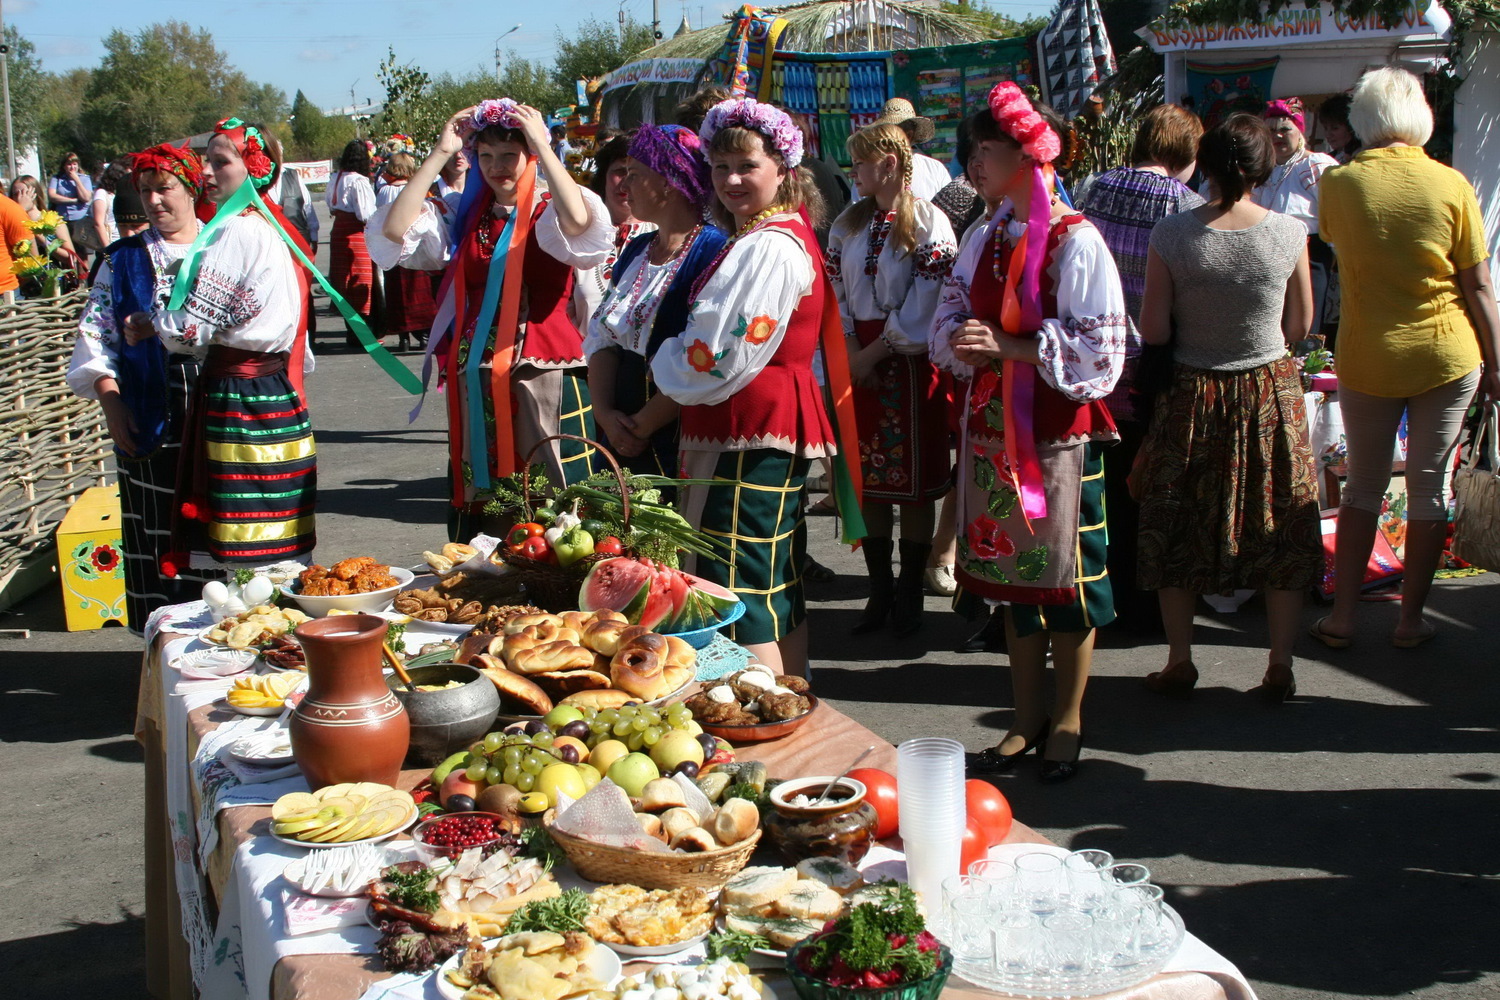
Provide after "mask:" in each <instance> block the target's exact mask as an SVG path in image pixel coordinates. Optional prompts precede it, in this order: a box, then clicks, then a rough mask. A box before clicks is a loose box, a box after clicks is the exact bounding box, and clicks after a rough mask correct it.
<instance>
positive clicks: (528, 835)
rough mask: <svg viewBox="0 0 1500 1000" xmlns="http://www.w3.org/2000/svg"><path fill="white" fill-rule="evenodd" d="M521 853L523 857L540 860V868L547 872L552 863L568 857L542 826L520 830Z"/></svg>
mask: <svg viewBox="0 0 1500 1000" xmlns="http://www.w3.org/2000/svg"><path fill="white" fill-rule="evenodd" d="M521 853H522V854H523V855H524V856H525V857H528V858H535V859H536V860H537V861H540V862H541V863H542V868H543V869H544V870H545V871H549V872H550V871H551V870H552V868H553V866H554V865H557V864H560V863H561V862H563V861H566V860H567V858H568V856H567V855H566V854H564V853H563V849H562V848H561V847H559V846H558V845H557V841H555V840H553V839H552V834H551V833H549V832H548V831H547V828H546V827H544V826H528V827H527V828H526V829H524V830H522V831H521Z"/></svg>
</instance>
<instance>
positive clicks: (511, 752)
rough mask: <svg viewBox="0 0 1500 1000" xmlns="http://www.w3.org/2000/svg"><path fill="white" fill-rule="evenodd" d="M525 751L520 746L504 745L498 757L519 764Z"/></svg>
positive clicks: (509, 762)
mask: <svg viewBox="0 0 1500 1000" xmlns="http://www.w3.org/2000/svg"><path fill="white" fill-rule="evenodd" d="M525 755H526V751H525V750H524V749H522V748H521V747H506V748H505V749H504V750H502V751H500V759H501V760H503V761H505V763H507V764H519V763H520V762H521V758H522V757H523V756H525Z"/></svg>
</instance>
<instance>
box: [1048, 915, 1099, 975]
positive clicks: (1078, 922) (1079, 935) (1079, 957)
mask: <svg viewBox="0 0 1500 1000" xmlns="http://www.w3.org/2000/svg"><path fill="white" fill-rule="evenodd" d="M1042 931H1043V935H1044V937H1045V940H1046V946H1047V950H1048V954H1049V958H1050V961H1049V962H1048V966H1049V967H1050V969H1051V970H1052V974H1053V975H1055V976H1059V977H1065V978H1077V977H1079V976H1082V975H1084V974H1086V973H1087V972H1088V970H1089V962H1090V959H1092V958H1093V954H1094V918H1093V917H1090V916H1089V915H1088V914H1085V913H1054V914H1053V915H1052V916H1050V917H1047V918H1046V919H1044V920H1043V921H1042Z"/></svg>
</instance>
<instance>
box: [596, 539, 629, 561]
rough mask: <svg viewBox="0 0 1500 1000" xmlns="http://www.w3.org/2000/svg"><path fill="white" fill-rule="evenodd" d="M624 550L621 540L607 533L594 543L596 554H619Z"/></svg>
mask: <svg viewBox="0 0 1500 1000" xmlns="http://www.w3.org/2000/svg"><path fill="white" fill-rule="evenodd" d="M624 551H625V550H624V549H623V548H622V547H621V546H620V540H619V539H618V538H616V537H615V536H614V535H606V536H605V537H604V538H601V539H599V540H598V541H597V542H595V543H594V554H595V555H605V556H617V555H619V554H620V553H622V552H624Z"/></svg>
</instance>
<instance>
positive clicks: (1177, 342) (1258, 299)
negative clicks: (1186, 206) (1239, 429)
mask: <svg viewBox="0 0 1500 1000" xmlns="http://www.w3.org/2000/svg"><path fill="white" fill-rule="evenodd" d="M1306 246H1307V227H1306V226H1305V225H1303V224H1302V222H1301V221H1300V220H1298V219H1294V218H1292V217H1291V216H1289V215H1282V214H1280V213H1278V212H1271V213H1269V214H1268V215H1267V216H1266V217H1265V218H1264V219H1263V220H1261V221H1260V222H1258V223H1256V224H1255V225H1253V226H1251V227H1250V228H1249V229H1234V230H1230V229H1212V228H1210V227H1208V226H1205V225H1204V224H1203V223H1201V222H1199V221H1198V218H1197V216H1195V215H1194V214H1193V213H1192V212H1190V211H1189V212H1179V213H1178V214H1176V215H1169V216H1167V217H1166V218H1165V219H1162V220H1161V221H1160V222H1158V223H1157V224H1156V227H1155V228H1154V229H1152V230H1151V249H1153V250H1155V251H1156V253H1157V255H1158V256H1160V257H1161V259H1162V261H1163V262H1165V263H1166V265H1167V269H1168V270H1169V271H1171V272H1172V286H1173V298H1172V328H1173V329H1172V357H1173V359H1174V360H1176V361H1177V363H1178V364H1184V365H1189V366H1191V367H1193V368H1209V369H1215V370H1218V371H1243V370H1245V369H1248V368H1258V367H1260V366H1261V365H1264V364H1269V363H1270V362H1272V361H1275V360H1276V359H1277V358H1279V357H1281V356H1282V355H1283V354H1285V353H1286V339H1285V338H1284V337H1283V336H1282V332H1281V311H1282V307H1283V305H1284V304H1285V302H1286V283H1287V279H1288V278H1290V277H1291V276H1292V271H1293V270H1295V269H1296V266H1297V260H1298V258H1299V257H1300V256H1301V254H1302V251H1303V249H1304V248H1305V247H1306Z"/></svg>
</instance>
